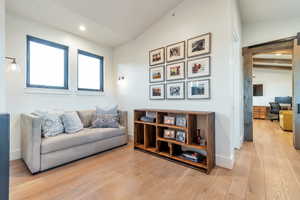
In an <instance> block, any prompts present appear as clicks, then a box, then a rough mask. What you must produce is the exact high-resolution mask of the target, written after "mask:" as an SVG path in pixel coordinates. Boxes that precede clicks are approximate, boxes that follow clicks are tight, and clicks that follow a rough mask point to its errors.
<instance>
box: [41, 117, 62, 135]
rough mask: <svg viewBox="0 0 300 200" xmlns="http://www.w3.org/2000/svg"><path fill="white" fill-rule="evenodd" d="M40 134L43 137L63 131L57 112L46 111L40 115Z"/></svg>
mask: <svg viewBox="0 0 300 200" xmlns="http://www.w3.org/2000/svg"><path fill="white" fill-rule="evenodd" d="M41 119H42V135H43V136H44V137H51V136H56V135H58V134H61V133H63V132H64V126H63V123H62V121H61V118H60V115H59V114H51V113H46V114H44V115H42V116H41Z"/></svg>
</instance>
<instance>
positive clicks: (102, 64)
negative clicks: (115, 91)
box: [77, 49, 104, 92]
mask: <svg viewBox="0 0 300 200" xmlns="http://www.w3.org/2000/svg"><path fill="white" fill-rule="evenodd" d="M79 55H84V56H88V57H91V58H96V59H99V60H100V66H99V67H100V70H99V71H100V74H99V76H100V87H99V88H100V89H90V88H79V62H78V61H79V59H78V57H79ZM103 72H104V57H103V56H99V55H96V54H93V53H90V52H87V51H83V50H80V49H78V51H77V90H78V91H91V92H104V75H103Z"/></svg>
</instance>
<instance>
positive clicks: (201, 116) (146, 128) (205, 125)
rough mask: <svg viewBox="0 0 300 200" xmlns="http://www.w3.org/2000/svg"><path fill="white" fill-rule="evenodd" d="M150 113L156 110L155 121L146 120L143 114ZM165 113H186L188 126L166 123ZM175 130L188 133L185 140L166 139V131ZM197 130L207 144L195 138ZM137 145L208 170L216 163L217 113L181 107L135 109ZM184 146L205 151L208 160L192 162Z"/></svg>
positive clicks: (174, 114)
mask: <svg viewBox="0 0 300 200" xmlns="http://www.w3.org/2000/svg"><path fill="white" fill-rule="evenodd" d="M147 112H152V113H155V116H156V120H155V122H154V123H149V122H143V121H141V120H140V119H141V117H143V116H145V115H146V113H147ZM165 116H175V117H176V116H180V117H181V118H182V117H183V116H184V117H185V119H186V126H182V124H181V126H179V125H178V124H177V123H176V120H175V123H174V124H165V123H164V118H165ZM166 129H167V130H175V132H177V131H182V132H185V140H178V139H177V140H176V139H175V138H174V139H170V138H165V137H164V131H165V130H166ZM197 130H198V133H199V130H200V132H201V134H202V135H203V137H204V138H205V141H206V143H205V145H199V144H198V143H197V141H196V140H195V137H196V134H197ZM134 147H135V149H141V150H144V151H147V152H151V153H154V154H156V155H159V156H161V157H165V158H168V159H171V160H173V161H177V162H181V163H184V164H186V165H188V166H191V167H196V168H201V169H203V170H205V171H206V172H207V173H209V172H210V171H211V170H212V168H213V167H214V166H215V113H214V112H194V111H182V110H154V109H138V110H135V111H134ZM182 148H184V149H188V150H192V151H195V152H204V153H203V154H204V155H205V159H203V160H202V161H201V162H193V161H191V160H187V159H184V158H182V156H181V154H182V153H183V150H182Z"/></svg>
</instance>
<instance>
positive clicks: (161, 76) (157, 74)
mask: <svg viewBox="0 0 300 200" xmlns="http://www.w3.org/2000/svg"><path fill="white" fill-rule="evenodd" d="M163 81H165V67H164V66H163V65H162V66H157V67H152V68H150V69H149V82H150V83H157V82H163Z"/></svg>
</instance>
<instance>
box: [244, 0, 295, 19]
mask: <svg viewBox="0 0 300 200" xmlns="http://www.w3.org/2000/svg"><path fill="white" fill-rule="evenodd" d="M239 3H240V11H241V15H242V21H243V23H254V22H259V21H268V20H279V19H288V18H295V17H299V18H300V10H299V9H300V0H239Z"/></svg>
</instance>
